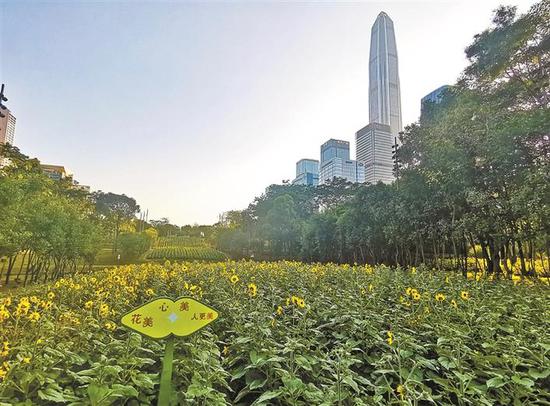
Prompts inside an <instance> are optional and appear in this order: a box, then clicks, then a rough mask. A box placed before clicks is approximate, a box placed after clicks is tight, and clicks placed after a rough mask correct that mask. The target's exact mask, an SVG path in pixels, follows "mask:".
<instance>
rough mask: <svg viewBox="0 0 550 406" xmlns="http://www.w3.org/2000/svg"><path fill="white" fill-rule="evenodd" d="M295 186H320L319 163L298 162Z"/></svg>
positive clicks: (314, 161) (312, 161) (313, 161)
mask: <svg viewBox="0 0 550 406" xmlns="http://www.w3.org/2000/svg"><path fill="white" fill-rule="evenodd" d="M292 184H293V185H308V186H317V185H318V184H319V161H318V160H316V159H300V160H299V161H298V162H296V178H295V179H294V180H293V181H292Z"/></svg>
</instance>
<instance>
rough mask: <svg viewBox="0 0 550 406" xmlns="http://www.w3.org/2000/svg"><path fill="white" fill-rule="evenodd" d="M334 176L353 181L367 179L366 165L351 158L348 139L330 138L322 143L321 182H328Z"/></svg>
mask: <svg viewBox="0 0 550 406" xmlns="http://www.w3.org/2000/svg"><path fill="white" fill-rule="evenodd" d="M334 178H343V179H345V180H347V181H349V182H353V183H356V182H364V181H365V167H364V165H363V164H362V163H361V162H357V161H354V160H350V159H349V142H348V141H342V140H335V139H330V140H328V141H327V142H325V143H324V144H323V145H321V162H320V164H319V184H325V183H328V182H330V181H331V180H333V179H334Z"/></svg>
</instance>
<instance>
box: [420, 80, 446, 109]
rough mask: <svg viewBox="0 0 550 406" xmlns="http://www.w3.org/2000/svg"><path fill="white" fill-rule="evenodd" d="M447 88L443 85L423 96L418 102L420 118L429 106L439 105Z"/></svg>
mask: <svg viewBox="0 0 550 406" xmlns="http://www.w3.org/2000/svg"><path fill="white" fill-rule="evenodd" d="M449 88H450V86H449V85H443V86H440V87H438V88H437V89H435V90H433V91H431V92H430V93H428V94H427V95H426V96H424V97H423V98H422V99H421V100H420V116H422V115H423V114H424V113H425V112H426V110H427V109H428V107H429V106H430V105H432V104H439V103H441V100H443V96H444V95H445V93H446V91H447V90H448V89H449Z"/></svg>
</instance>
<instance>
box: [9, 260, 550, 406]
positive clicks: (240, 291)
mask: <svg viewBox="0 0 550 406" xmlns="http://www.w3.org/2000/svg"><path fill="white" fill-rule="evenodd" d="M2 295H3V296H2V298H1V299H0V303H1V304H0V339H1V345H0V350H1V352H0V357H1V359H0V362H1V364H0V365H1V368H0V402H2V404H17V403H18V402H23V401H26V402H27V403H25V404H30V403H33V404H34V403H40V404H93V405H107V404H129V405H138V404H142V405H148V404H152V403H154V402H155V401H156V399H157V396H158V389H159V372H160V369H161V357H162V354H163V350H164V341H163V340H158V341H157V340H153V339H149V338H146V337H142V336H140V335H139V334H137V333H135V332H131V331H130V330H128V329H127V328H125V327H124V326H121V324H120V317H121V316H122V315H123V314H125V313H126V312H128V311H129V310H131V309H132V308H134V307H136V306H139V305H141V304H143V303H145V302H147V301H149V300H151V299H152V298H154V297H156V296H169V297H172V298H177V297H180V296H188V297H192V298H195V299H197V300H200V301H201V302H203V303H205V304H206V305H208V306H212V307H213V308H215V309H216V310H217V311H218V312H219V318H218V319H217V320H215V321H214V322H213V323H211V324H210V325H209V326H207V327H206V328H205V329H202V330H200V331H199V332H197V333H196V334H194V335H192V336H189V337H185V338H175V360H174V375H175V376H174V378H173V382H174V386H175V388H174V389H175V390H174V394H173V402H174V403H179V404H202V405H225V404H235V405H239V404H240V405H250V404H255V405H266V404H272V405H287V404H288V405H311V404H319V405H333V404H340V405H351V404H354V405H360V404H369V405H370V404H438V405H444V404H463V405H466V404H475V405H493V404H548V402H550V391H549V388H550V355H549V354H550V353H549V352H550V337H549V336H548V331H550V287H549V281H548V279H547V278H543V277H532V278H528V277H522V276H518V277H516V278H513V279H512V280H510V279H497V278H494V277H492V276H491V275H487V274H477V275H474V274H469V275H467V277H463V276H462V275H460V274H458V273H449V272H446V273H443V272H436V271H434V270H432V269H428V268H424V267H418V268H414V267H412V268H407V269H405V268H389V267H385V266H378V267H371V266H368V265H367V266H365V265H359V266H350V265H335V264H327V265H320V264H310V265H307V264H303V263H300V262H288V261H280V262H251V261H239V262H234V261H233V262H229V261H228V262H215V263H205V262H200V263H199V262H185V263H179V264H178V263H170V262H169V261H167V262H166V263H164V264H156V263H148V264H141V265H128V266H120V267H114V268H106V269H103V270H99V271H95V272H93V273H88V274H77V275H74V276H73V277H66V278H62V279H59V280H57V281H56V282H52V283H50V284H43V285H38V286H32V287H28V288H19V289H15V290H12V291H9V292H8V293H3V294H2ZM22 404H23V403H22Z"/></svg>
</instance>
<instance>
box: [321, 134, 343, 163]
mask: <svg viewBox="0 0 550 406" xmlns="http://www.w3.org/2000/svg"><path fill="white" fill-rule="evenodd" d="M332 158H342V159H347V160H349V159H350V158H349V142H348V141H343V140H335V139H334V138H331V139H330V140H328V141H327V142H325V143H324V144H323V145H321V166H322V165H323V162H326V161H328V160H330V159H332Z"/></svg>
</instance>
